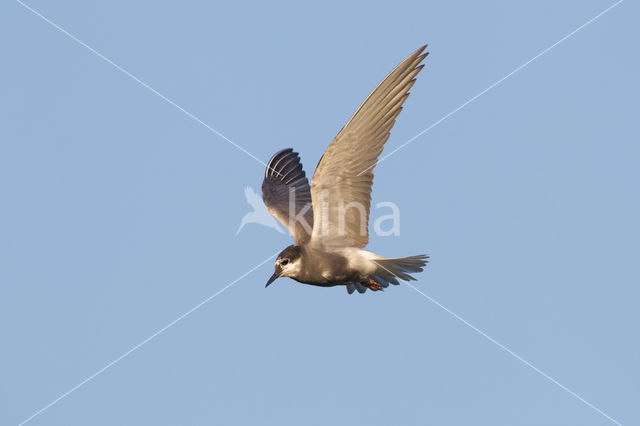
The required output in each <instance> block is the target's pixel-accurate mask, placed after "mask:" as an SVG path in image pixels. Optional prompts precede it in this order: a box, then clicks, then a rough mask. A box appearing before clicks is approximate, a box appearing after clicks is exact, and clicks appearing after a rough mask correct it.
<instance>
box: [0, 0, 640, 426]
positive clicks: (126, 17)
mask: <svg viewBox="0 0 640 426" xmlns="http://www.w3.org/2000/svg"><path fill="white" fill-rule="evenodd" d="M228 3H229V4H225V5H221V4H212V3H210V2H201V1H192V2H179V3H177V2H164V1H156V2H148V1H141V2H134V3H132V2H125V1H119V0H117V1H112V2H103V3H99V4H96V3H93V2H81V1H59V2H45V1H42V0H33V1H30V2H28V4H29V5H30V6H31V7H33V8H34V9H36V10H38V11H39V12H40V13H42V14H43V15H44V16H46V17H47V18H48V19H51V20H52V21H54V22H55V23H56V24H58V25H60V26H61V27H63V28H64V29H66V30H67V31H69V32H70V33H71V34H73V35H74V36H76V37H77V38H79V39H80V40H82V41H83V42H85V43H87V44H88V45H90V46H91V47H92V48H94V49H96V50H97V51H99V52H100V53H102V54H103V55H105V56H106V57H108V58H110V59H111V60H112V61H114V62H115V63H117V64H118V65H120V66H121V67H123V68H124V69H126V70H127V71H129V72H131V73H132V74H134V75H135V76H137V77H138V78H139V79H140V80H142V81H144V82H145V83H146V84H148V85H149V86H151V87H153V88H154V89H155V90H157V91H159V92H160V93H162V94H163V95H165V96H166V97H168V98H169V99H171V100H172V101H174V102H175V103H176V104H178V105H180V106H181V107H183V108H185V109H186V110H188V111H189V112H190V113H192V114H194V115H195V116H197V117H198V118H199V119H201V120H202V121H203V122H205V123H207V124H208V125H210V126H211V127H212V128H215V129H216V130H218V131H220V132H222V133H223V134H224V135H226V136H227V137H228V138H230V139H231V140H233V141H234V142H235V143H237V144H239V145H241V146H242V147H243V148H244V149H246V150H247V151H249V152H250V153H252V154H253V155H255V156H256V157H258V158H259V159H261V160H262V161H266V160H268V158H269V157H270V156H271V155H272V154H273V153H275V152H276V151H278V150H280V149H282V148H286V147H290V146H291V147H294V148H295V149H296V150H297V151H298V152H300V155H301V157H302V160H303V163H304V164H305V168H306V171H307V173H308V174H311V173H312V172H313V167H314V166H315V164H316V163H317V161H318V159H319V158H320V156H321V155H322V153H323V151H324V149H325V148H326V146H327V145H328V144H329V142H330V141H331V139H332V138H333V137H334V136H335V134H336V133H337V132H338V130H339V129H340V128H341V127H342V125H343V124H344V123H345V122H346V120H347V119H348V118H349V116H350V115H351V113H352V112H353V111H354V110H355V108H356V107H357V106H358V104H359V103H360V102H361V101H362V100H363V99H364V97H365V96H366V95H367V94H368V93H369V91H370V90H372V89H373V88H374V87H375V86H376V84H377V83H378V82H379V81H380V80H381V79H382V78H383V77H384V76H385V75H386V74H387V72H389V71H390V70H391V69H392V68H393V67H394V66H395V65H396V64H397V63H398V62H400V61H401V60H402V59H403V58H404V57H405V56H407V55H408V54H409V53H410V52H412V51H413V50H414V49H416V48H417V47H418V46H420V45H422V44H424V43H429V45H430V47H429V50H430V51H431V55H430V56H429V57H428V59H427V61H426V64H427V65H426V68H425V69H424V70H423V72H422V73H421V74H420V76H419V80H418V82H417V83H416V85H415V86H414V88H413V90H412V96H410V97H409V100H408V101H407V103H406V104H405V109H404V111H403V112H402V114H401V115H400V117H399V119H398V121H397V123H396V126H395V128H394V130H393V132H392V134H391V138H390V140H389V142H388V144H387V148H386V151H385V152H390V151H391V150H392V149H393V148H395V147H398V146H400V145H401V144H402V143H404V142H405V141H406V140H408V139H410V138H411V137H413V136H414V135H416V134H417V133H418V132H420V131H422V130H423V129H425V128H426V127H428V126H429V125H431V124H432V123H434V122H436V121H437V120H439V119H440V118H442V117H443V116H445V115H446V114H448V113H449V112H450V111H452V110H454V109H455V108H457V107H458V106H460V105H461V104H463V103H465V102H466V101H467V100H469V99H470V98H471V97H473V96H474V95H476V94H477V93H479V92H481V91H482V90H484V89H485V88H487V87H489V86H490V85H491V84H493V83H494V82H496V81H498V80H499V79H500V78H502V77H503V76H505V75H506V74H508V73H509V72H511V71H512V70H514V69H515V68H517V67H518V66H519V65H521V64H523V63H524V62H526V61H528V60H529V59H531V58H532V57H534V56H535V55H537V54H538V53H539V52H541V51H542V50H543V49H545V48H546V47H548V46H550V45H552V44H553V43H555V42H556V41H558V40H559V39H561V38H562V37H564V36H565V35H567V34H568V33H569V32H571V31H572V30H574V29H575V28H577V27H578V26H580V25H582V24H583V23H585V22H586V21H588V20H589V19H591V18H592V17H593V16H595V15H597V14H598V13H599V12H600V11H602V10H604V9H605V8H607V7H609V6H610V5H611V4H613V2H612V1H611V2H608V1H601V0H598V1H590V0H588V1H579V2H578V1H568V2H561V3H558V2H552V1H546V0H545V1H540V2H526V3H525V2H508V1H487V2H471V1H458V2H443V1H439V2H403V1H398V2H394V3H393V4H391V3H381V4H373V3H370V2H349V3H346V4H345V3H343V2H333V1H327V2H322V3H315V4H306V5H303V4H299V3H297V2H291V3H287V2H268V3H257V2H256V3H255V4H252V3H238V4H231V2H228ZM639 11H640V10H639V7H638V5H637V3H636V2H631V1H625V2H623V3H621V4H620V5H619V6H617V7H616V8H614V9H613V10H611V11H610V12H609V13H607V14H606V15H604V16H602V17H601V18H599V19H598V20H597V21H595V22H594V23H592V24H591V25H589V26H588V27H586V28H584V29H583V30H582V31H580V32H578V33H577V34H575V35H574V36H573V37H571V38H570V39H568V40H566V41H565V42H564V43H562V44H560V45H558V46H557V47H555V48H554V49H552V50H551V51H549V52H548V53H546V54H545V55H543V56H542V57H540V58H539V59H538V60H536V61H535V62H533V63H531V64H530V65H528V66H527V67H526V68H524V69H522V70H521V71H519V72H518V73H516V74H515V75H513V76H512V77H510V78H509V79H507V80H505V81H504V82H503V83H501V84H500V85H499V86H497V87H495V88H494V89H492V90H491V91H489V92H488V93H486V94H484V95H483V96H481V97H480V98H478V99H477V100H475V101H474V102H473V103H471V104H469V105H468V106H467V107H465V108H464V109H462V110H461V111H459V112H457V113H456V114H454V115H453V116H451V117H450V118H448V119H447V120H445V121H443V122H442V123H441V124H439V125H438V126H436V127H435V128H433V129H432V130H430V131H429V132H427V133H426V134H424V135H423V136H421V137H420V138H419V139H417V140H415V141H414V142H413V143H412V144H410V145H408V146H407V147H405V148H403V149H402V150H400V151H398V152H397V153H396V154H395V155H394V156H392V157H390V158H389V159H387V160H386V161H384V162H383V163H381V164H380V165H379V167H378V168H377V169H376V180H375V184H374V191H373V202H374V204H375V203H378V202H383V201H392V202H394V203H396V204H397V205H398V206H399V208H400V211H401V232H400V235H399V236H390V237H381V236H375V235H374V236H372V238H371V240H370V244H369V246H368V247H369V248H370V249H371V250H373V251H375V252H378V253H381V254H384V255H389V256H403V255H412V254H418V253H428V254H429V255H431V258H432V261H431V263H430V264H429V266H428V268H427V269H426V270H425V271H424V272H423V273H421V274H420V275H419V281H418V282H417V283H415V285H416V287H417V288H418V289H420V290H421V291H423V292H424V293H425V294H427V295H428V296H429V297H432V298H433V299H434V300H435V301H437V302H438V303H440V304H442V305H443V306H445V307H446V308H447V309H449V310H451V311H452V312H454V313H456V314H457V315H459V316H460V317H462V318H464V319H465V320H466V321H468V322H469V323H470V324H472V325H473V326H475V327H477V328H478V329H480V330H482V331H483V332H485V333H487V335H489V336H491V337H492V338H494V339H496V340H497V341H499V342H500V343H501V344H503V345H505V346H506V347H508V348H509V349H510V350H512V351H513V352H514V353H517V354H518V355H519V356H521V357H523V358H524V359H526V360H527V361H528V362H530V363H531V364H532V365H534V366H535V367H536V368H539V369H540V370H541V371H544V372H545V373H546V374H548V375H549V376H550V377H552V378H553V379H554V380H557V382H559V383H561V384H562V385H564V386H566V387H567V388H569V389H571V391H573V392H575V393H576V394H577V395H579V396H580V397H581V398H583V399H584V400H586V401H588V402H589V403H591V404H593V405H594V406H595V407H597V408H598V409H600V410H602V411H603V412H604V413H606V414H607V415H609V416H611V417H612V418H614V419H616V420H617V421H619V422H620V423H622V424H637V423H638V422H640V408H639V407H638V404H637V401H638V400H639V399H640V387H639V386H638V383H640V367H639V363H638V361H639V360H640V343H639V342H640V332H639V331H638V330H639V329H638V326H637V325H638V323H639V322H640V313H639V311H638V309H637V301H638V298H639V296H640V290H639V289H638V283H639V278H640V277H639V273H638V269H637V266H636V265H637V259H638V255H639V254H640V253H639V250H638V240H639V239H640V226H639V224H638V217H640V202H639V197H638V182H639V181H640V169H639V168H638V156H639V155H640V148H639V147H638V143H637V141H638V137H637V135H638V133H639V130H640V129H639V125H638V119H637V113H638V110H639V108H638V107H639V102H638V99H639V95H640V86H639V84H638V79H637V76H638V67H639V64H640V63H639V59H638V55H637V54H635V52H636V51H637V40H638V38H639V37H638V36H639V35H640V34H639V32H640V30H639V29H638V26H637V16H638V12H639ZM0 16H1V17H2V18H1V20H2V25H0V35H1V37H0V45H1V46H2V52H3V61H2V62H3V65H2V67H1V68H0V85H1V89H2V96H1V97H0V113H1V114H0V129H1V130H0V131H1V132H2V137H1V139H0V140H1V143H0V195H1V196H2V209H0V219H1V221H0V236H1V238H0V259H1V260H0V264H1V267H0V289H1V290H2V297H0V336H2V345H1V346H0V348H1V349H0V377H1V380H0V423H1V424H18V423H20V422H21V421H23V420H25V419H26V418H28V417H29V416H31V415H32V414H34V413H35V412H37V411H38V410H40V409H41V408H43V407H44V406H46V405H47V404H48V403H50V402H51V401H53V400H55V399H56V398H58V397H59V396H60V395H62V394H63V393H65V392H66V391H68V390H69V389H71V388H73V387H74V386H76V385H77V384H79V383H81V382H82V381H83V380H85V379H86V378H87V377H89V376H91V375H92V374H94V373H95V372H97V371H99V370H100V369H101V368H103V367H104V366H106V365H107V364H109V363H110V362H112V361H113V360H114V359H116V358H118V357H119V356H120V355H122V354H124V353H126V352H127V351H129V350H130V349H131V348H133V347H134V346H136V345H137V344H139V343H140V342H142V341H144V340H145V339H146V338H147V337H149V336H151V335H153V334H154V333H155V332H157V331H158V330H159V329H161V328H162V327H164V326H165V325H167V324H169V323H171V322H172V321H173V320H175V319H176V318H178V317H180V316H181V315H183V314H184V313H185V312H187V311H189V310H190V309H191V308H192V307H194V306H196V305H198V304H199V303H200V302H202V301H203V300H205V299H206V298H208V297H209V296H211V295H213V294H215V293H216V292H218V291H219V290H220V289H222V288H224V287H225V286H226V285H228V284H229V283H231V282H233V281H234V280H236V279H237V278H238V277H240V276H242V275H243V274H245V272H247V271H249V270H250V269H251V268H253V267H254V266H256V265H257V264H259V263H260V262H262V261H263V260H264V259H266V258H267V257H268V256H270V255H272V254H275V253H276V252H278V251H279V250H281V249H282V248H284V247H285V246H287V245H288V244H290V242H291V238H290V237H289V236H288V235H287V234H279V233H277V232H276V231H274V230H272V229H268V228H266V227H261V226H259V225H255V224H253V225H251V224H250V225H247V226H246V227H245V228H244V229H243V230H242V232H241V233H240V234H239V235H237V236H236V230H237V229H238V226H239V224H240V220H241V218H242V216H243V215H244V214H245V213H246V212H247V211H249V210H250V207H249V206H248V205H247V204H246V202H245V199H244V188H245V187H246V186H252V187H254V188H259V185H260V183H261V177H262V175H263V172H264V167H263V166H262V165H261V164H260V163H259V162H257V161H255V160H254V159H253V158H251V157H250V156H248V155H246V154H245V153H243V152H241V151H240V150H238V149H236V148H235V147H233V146H232V145H231V144H229V143H227V142H226V141H224V140H223V139H222V138H220V137H219V136H217V135H215V134H214V133H213V132H211V131H210V130H208V129H207V128H205V127H204V126H203V125H202V124H200V123H198V122H196V121H195V120H194V119H192V118H190V117H188V116H187V115H186V114H184V113H183V112H181V111H179V110H178V109H176V108H175V107H174V106H172V105H170V104H169V103H168V102H166V101H165V100H163V99H161V98H160V97H159V96H157V95H156V94H154V93H152V92H151V91H149V90H147V89H145V88H144V87H142V86H141V85H140V84H139V83H137V82H136V81H134V80H132V79H131V78H130V77H128V76H127V75H125V74H123V73H122V72H121V71H119V70H117V69H116V68H114V67H113V66H112V65H110V64H108V63H106V62H105V61H103V60H102V59H100V58H99V57H97V56H96V55H95V54H93V53H92V52H90V51H89V50H88V49H86V48H85V47H82V46H80V45H79V44H77V43H76V42H74V41H73V40H72V39H70V38H69V37H68V36H66V35H64V34H63V33H61V32H60V31H58V30H56V29H55V28H53V27H52V26H51V25H49V24H47V23H46V22H45V21H43V20H42V19H41V18H39V17H37V16H36V15H34V14H33V13H31V12H29V11H28V10H27V9H25V8H24V7H23V6H21V5H20V4H19V3H17V2H11V1H9V2H3V3H2V4H1V5H0ZM374 212H375V209H374ZM272 272H273V266H272V264H271V262H267V263H266V264H265V265H264V266H262V267H260V268H258V269H257V270H255V271H254V272H252V273H251V274H249V275H247V276H246V277H244V278H243V279H242V280H240V281H238V282H237V283H236V284H234V285H233V286H231V287H230V288H228V289H227V290H226V291H225V292H224V293H222V294H220V295H219V296H218V297H216V298H214V299H212V300H210V301H209V302H208V303H206V304H204V305H203V306H201V307H200V308H199V309H197V310H196V311H194V312H193V313H191V314H190V315H189V316H187V317H185V318H184V319H182V320H181V321H180V322H178V323H176V324H175V325H174V326H172V327H170V328H169V329H167V330H166V331H165V332H163V333H162V334H160V335H158V336H157V337H156V338H154V339H153V340H151V341H150V342H149V343H147V344H145V345H143V346H141V347H140V348H139V349H138V350H136V351H135V352H133V353H131V354H130V355H129V356H127V357H126V358H124V359H122V360H121V361H120V362H118V363H116V364H114V365H113V366H112V367H111V368H109V369H108V370H106V371H104V372H103V373H102V374H100V375H98V376H96V377H95V378H94V379H93V380H91V381H89V382H87V383H86V384H85V385H83V386H82V387H80V388H78V389H77V390H76V391H74V392H73V393H71V394H70V395H69V396H67V397H66V398H64V399H62V400H60V401H59V402H58V403H57V404H55V405H53V406H52V407H51V408H49V409H47V410H46V411H44V412H42V413H41V414H40V415H38V416H37V417H35V418H33V419H32V420H31V421H30V422H29V423H28V424H30V425H34V426H35V425H62V424H64V425H87V424H91V425H114V424H136V425H142V424H150V425H176V424H180V425H202V424H208V425H209V424H225V425H247V424H250V425H255V424H260V425H299V424H306V425H327V424H332V425H356V424H367V425H388V424H402V425H424V424H438V425H441V424H448V425H466V424H487V425H495V424H505V425H506V424H508V425H539V424H545V425H568V424H576V425H578V424H579V425H607V424H614V423H612V422H611V421H610V420H608V419H607V418H606V417H605V416H603V415H602V414H600V413H598V412H597V411H596V410H594V409H592V408H590V407H589V406H587V405H586V404H585V403H583V402H581V401H580V400H579V399H578V398H576V397H574V396H572V395H571V394H569V393H568V392H566V391H565V390H563V389H562V388H560V387H559V386H557V385H556V384H554V383H552V382H551V381H550V380H548V379H547V378H545V377H543V376H542V375H540V374H539V373H537V372H536V371H534V370H533V369H532V368H530V367H529V366H527V365H525V364H524V363H523V362H521V361H519V360H518V359H516V358H514V357H513V356H511V355H510V354H509V353H507V352H506V351H504V350H503V349H501V348H500V347H498V346H497V345H495V344H494V343H492V342H490V341H489V340H487V339H486V338H485V337H483V336H482V335H480V334H479V333H477V332H476V331H474V330H473V329H472V328H470V327H469V326H467V325H465V324H464V323H462V322H461V321H459V320H458V319H456V318H455V317H454V316H453V315H451V314H450V313H448V312H447V311H446V310H444V309H442V308H441V307H440V306H438V305H436V304H434V303H432V302H431V301H429V300H427V299H426V298H424V297H422V296H421V295H420V294H418V293H416V292H415V291H413V290H412V289H411V288H409V287H408V286H400V287H394V288H391V289H389V290H387V291H385V292H384V293H377V294H371V293H367V294H366V295H364V296H361V295H352V296H348V295H347V293H346V291H344V289H343V288H333V289H322V288H316V287H311V286H304V285H300V284H298V283H295V282H294V281H291V280H288V279H281V280H278V281H277V282H276V283H275V284H274V285H272V286H270V287H269V288H268V289H265V288H264V283H265V282H266V280H267V278H268V277H269V276H270V275H271V273H272Z"/></svg>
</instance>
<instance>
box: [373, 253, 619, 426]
mask: <svg viewBox="0 0 640 426" xmlns="http://www.w3.org/2000/svg"><path fill="white" fill-rule="evenodd" d="M374 263H375V264H376V265H378V266H379V267H381V268H382V269H384V270H385V271H387V272H388V273H390V274H391V275H393V272H391V271H390V270H388V269H387V268H385V267H384V265H382V264H380V263H378V262H376V261H374ZM405 284H406V285H408V286H409V287H411V288H412V289H413V290H415V291H417V292H418V293H420V294H421V295H422V296H424V297H425V298H427V299H428V300H429V301H430V302H432V303H433V304H435V305H436V306H438V307H440V308H442V309H444V310H445V311H446V312H447V313H449V314H450V315H452V316H453V317H454V318H456V319H457V320H458V321H460V322H462V323H463V324H464V325H466V326H467V327H470V328H471V329H472V330H473V331H475V332H477V333H479V334H480V335H481V336H483V337H484V338H486V339H487V340H489V341H490V342H491V343H493V344H495V345H497V346H498V347H499V348H500V349H502V350H504V351H506V352H507V353H508V354H510V355H511V356H513V357H514V358H516V359H517V360H519V361H521V362H522V363H524V364H525V365H526V366H528V367H530V368H532V369H533V370H534V371H535V372H536V373H538V374H540V375H542V376H543V377H545V378H546V379H548V380H550V381H551V382H552V383H554V384H556V385H557V386H559V387H560V388H561V389H563V390H564V391H566V392H568V393H569V394H570V395H572V396H574V397H576V398H577V399H579V400H580V401H582V402H583V403H584V404H586V405H587V406H589V407H591V408H593V409H594V410H596V411H597V412H598V413H600V414H602V415H603V416H604V417H606V418H607V419H609V420H611V421H612V422H613V423H615V424H617V425H619V426H622V424H621V423H620V422H618V421H617V420H615V419H614V418H612V417H611V416H609V415H607V414H606V413H605V412H604V411H602V410H600V409H599V408H598V407H596V406H595V405H593V404H592V403H590V402H589V401H587V400H585V399H584V398H582V397H581V396H580V395H578V394H577V393H575V392H574V391H572V390H571V389H569V388H568V387H566V386H565V385H563V384H562V383H560V382H558V381H557V380H555V379H554V378H553V377H551V376H549V375H548V374H547V373H545V372H544V371H542V370H540V369H539V368H537V367H536V366H535V365H533V364H531V363H530V362H529V361H527V360H526V359H524V358H522V357H521V356H520V355H518V354H516V353H515V352H513V351H512V350H511V349H509V348H507V347H506V346H504V345H503V344H502V343H500V342H498V341H497V340H496V339H494V338H493V337H491V336H489V335H488V334H487V333H485V332H484V331H482V330H480V329H479V328H477V327H476V326H474V325H473V324H471V323H470V322H468V321H467V320H465V319H464V318H462V317H461V316H460V315H458V314H456V313H455V312H453V311H452V310H450V309H449V308H447V307H446V306H444V305H442V304H441V303H440V302H438V301H437V300H435V299H434V298H432V297H430V296H427V295H426V294H425V293H423V292H421V291H420V290H418V289H417V288H416V287H415V286H414V285H413V284H411V283H410V282H408V281H407V282H405Z"/></svg>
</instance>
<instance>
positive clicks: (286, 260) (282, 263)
mask: <svg viewBox="0 0 640 426" xmlns="http://www.w3.org/2000/svg"><path fill="white" fill-rule="evenodd" d="M288 263H289V259H284V260H283V261H282V262H281V263H280V264H281V265H282V266H284V265H286V264H288Z"/></svg>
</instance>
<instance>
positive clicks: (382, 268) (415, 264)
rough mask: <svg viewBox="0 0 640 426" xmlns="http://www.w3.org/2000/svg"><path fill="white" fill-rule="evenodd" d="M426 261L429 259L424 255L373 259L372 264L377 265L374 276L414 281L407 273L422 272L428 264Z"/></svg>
mask: <svg viewBox="0 0 640 426" xmlns="http://www.w3.org/2000/svg"><path fill="white" fill-rule="evenodd" d="M427 259H429V256H427V255H425V254H419V255H417V256H409V257H394V258H390V259H374V262H375V263H377V264H378V267H379V268H378V273H377V274H376V275H378V276H381V277H397V278H400V279H401V280H405V281H415V278H413V277H412V276H411V275H409V273H417V272H422V270H423V268H424V267H425V265H426V264H427V262H429V261H428V260H427ZM392 283H393V282H392ZM393 284H396V283H393Z"/></svg>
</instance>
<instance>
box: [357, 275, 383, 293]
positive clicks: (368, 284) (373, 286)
mask: <svg viewBox="0 0 640 426" xmlns="http://www.w3.org/2000/svg"><path fill="white" fill-rule="evenodd" d="M360 284H362V285H363V286H365V287H367V288H368V289H371V290H373V291H382V290H383V288H382V285H381V284H378V283H377V282H375V281H374V279H373V278H371V277H367V280H366V281H361V282H360Z"/></svg>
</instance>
